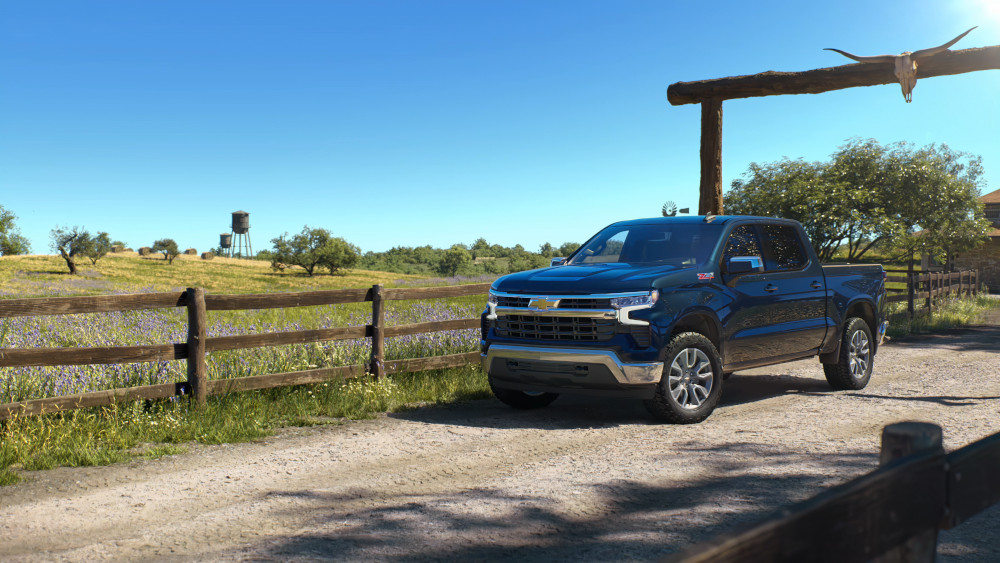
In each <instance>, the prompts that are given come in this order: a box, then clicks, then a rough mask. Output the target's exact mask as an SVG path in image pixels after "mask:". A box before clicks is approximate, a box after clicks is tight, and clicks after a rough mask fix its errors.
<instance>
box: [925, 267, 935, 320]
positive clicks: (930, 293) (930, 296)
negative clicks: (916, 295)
mask: <svg viewBox="0 0 1000 563" xmlns="http://www.w3.org/2000/svg"><path fill="white" fill-rule="evenodd" d="M933 301H934V273H933V272H928V273H927V314H928V315H933V314H934V304H933Z"/></svg>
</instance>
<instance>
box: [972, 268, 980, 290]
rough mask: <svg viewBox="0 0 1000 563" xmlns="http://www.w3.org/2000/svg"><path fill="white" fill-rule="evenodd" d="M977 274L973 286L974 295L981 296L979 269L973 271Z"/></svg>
mask: <svg viewBox="0 0 1000 563" xmlns="http://www.w3.org/2000/svg"><path fill="white" fill-rule="evenodd" d="M973 272H975V273H976V281H975V282H974V283H973V284H972V294H973V295H979V268H976V269H975V270H973Z"/></svg>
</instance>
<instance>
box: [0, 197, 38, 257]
mask: <svg viewBox="0 0 1000 563" xmlns="http://www.w3.org/2000/svg"><path fill="white" fill-rule="evenodd" d="M15 220H17V215H14V214H13V213H12V212H10V211H8V210H6V209H4V208H3V206H2V205H0V256H9V255H14V254H27V253H28V252H30V251H31V243H30V242H28V239H26V238H24V237H23V236H21V232H20V231H19V230H18V228H17V226H16V225H15V224H14V221H15Z"/></svg>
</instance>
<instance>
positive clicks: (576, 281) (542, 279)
mask: <svg viewBox="0 0 1000 563" xmlns="http://www.w3.org/2000/svg"><path fill="white" fill-rule="evenodd" d="M693 268H694V267H693V266H682V267H678V266H667V265H656V266H643V265H636V264H625V263H619V262H614V263H608V264H572V265H566V266H552V267H550V268H542V269H540V270H528V271H526V272H517V273H515V274H509V275H506V276H503V277H502V278H500V279H498V280H497V281H495V282H493V288H494V289H496V290H497V291H502V292H505V293H542V294H546V295H555V294H563V295H586V294H594V293H622V292H628V291H649V290H650V289H653V288H654V287H663V285H664V282H665V281H667V280H664V279H663V278H664V277H667V276H670V277H673V276H671V274H675V273H678V272H686V271H690V270H692V269H693ZM685 277H687V276H685ZM657 282H658V283H657Z"/></svg>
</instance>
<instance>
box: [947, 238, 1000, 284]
mask: <svg viewBox="0 0 1000 563" xmlns="http://www.w3.org/2000/svg"><path fill="white" fill-rule="evenodd" d="M955 267H956V269H958V270H975V269H978V270H979V279H980V280H982V282H983V283H985V284H986V285H988V286H989V288H990V293H1000V237H992V238H990V242H988V243H986V244H984V245H983V246H981V247H979V248H977V249H976V250H972V251H969V252H963V253H961V254H959V256H958V257H957V258H956V259H955Z"/></svg>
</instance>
